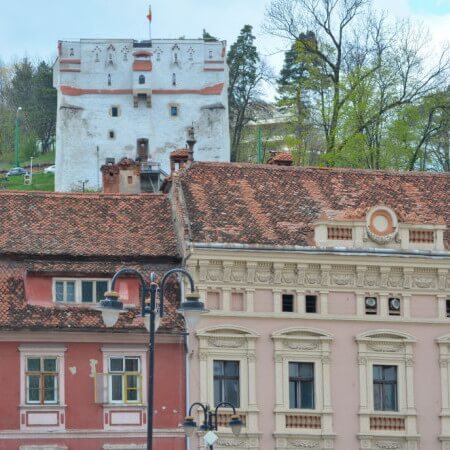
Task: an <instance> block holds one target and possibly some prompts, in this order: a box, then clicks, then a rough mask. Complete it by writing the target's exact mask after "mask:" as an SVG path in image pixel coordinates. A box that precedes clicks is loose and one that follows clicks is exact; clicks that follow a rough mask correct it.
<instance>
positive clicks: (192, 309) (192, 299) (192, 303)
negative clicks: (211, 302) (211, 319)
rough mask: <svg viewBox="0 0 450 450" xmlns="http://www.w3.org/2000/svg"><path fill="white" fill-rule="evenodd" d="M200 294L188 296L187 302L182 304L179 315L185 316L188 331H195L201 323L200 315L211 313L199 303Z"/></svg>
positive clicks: (193, 293)
mask: <svg viewBox="0 0 450 450" xmlns="http://www.w3.org/2000/svg"><path fill="white" fill-rule="evenodd" d="M199 298H200V295H199V293H198V292H191V293H189V294H187V295H186V301H184V302H182V303H181V305H180V307H179V309H178V310H177V312H178V313H180V314H183V316H184V318H185V320H186V326H187V328H188V329H190V330H193V329H195V327H196V326H197V325H198V323H199V321H200V315H201V314H205V313H207V312H209V311H208V310H207V309H206V308H205V305H204V303H203V302H201V301H199Z"/></svg>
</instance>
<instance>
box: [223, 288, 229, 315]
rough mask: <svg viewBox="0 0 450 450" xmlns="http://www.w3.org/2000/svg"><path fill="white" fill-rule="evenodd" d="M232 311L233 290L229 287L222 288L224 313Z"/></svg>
mask: <svg viewBox="0 0 450 450" xmlns="http://www.w3.org/2000/svg"><path fill="white" fill-rule="evenodd" d="M230 310H231V289H230V288H228V287H223V288H222V311H230Z"/></svg>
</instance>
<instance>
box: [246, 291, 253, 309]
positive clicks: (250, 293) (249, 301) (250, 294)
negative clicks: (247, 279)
mask: <svg viewBox="0 0 450 450" xmlns="http://www.w3.org/2000/svg"><path fill="white" fill-rule="evenodd" d="M245 310H246V311H247V312H253V311H254V310H255V290H254V289H246V290H245Z"/></svg>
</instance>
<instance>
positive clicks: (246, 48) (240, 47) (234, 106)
mask: <svg viewBox="0 0 450 450" xmlns="http://www.w3.org/2000/svg"><path fill="white" fill-rule="evenodd" d="M254 41H255V36H253V34H252V27H251V26H250V25H245V26H244V27H243V28H242V30H241V33H240V35H239V36H238V38H237V40H236V42H235V43H233V45H232V46H231V47H230V51H229V52H228V55H227V63H228V66H229V87H228V102H229V115H230V128H231V130H230V133H231V160H232V161H236V160H238V159H239V145H240V142H241V137H242V130H243V128H244V127H245V125H246V124H248V122H249V121H250V120H251V119H252V114H251V109H252V108H251V105H252V104H255V105H256V104H259V97H260V94H261V84H262V82H263V81H264V80H267V79H268V78H269V77H270V71H269V68H268V66H267V65H266V64H265V62H264V61H262V60H261V59H260V56H259V54H258V52H257V50H256V46H255V44H254Z"/></svg>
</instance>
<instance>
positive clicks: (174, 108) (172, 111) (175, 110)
mask: <svg viewBox="0 0 450 450" xmlns="http://www.w3.org/2000/svg"><path fill="white" fill-rule="evenodd" d="M170 115H171V116H172V117H177V116H178V106H171V107H170Z"/></svg>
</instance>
